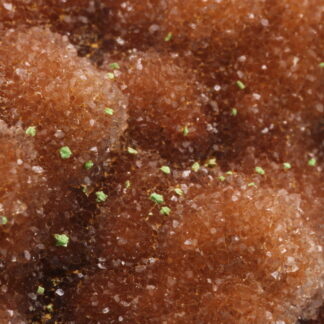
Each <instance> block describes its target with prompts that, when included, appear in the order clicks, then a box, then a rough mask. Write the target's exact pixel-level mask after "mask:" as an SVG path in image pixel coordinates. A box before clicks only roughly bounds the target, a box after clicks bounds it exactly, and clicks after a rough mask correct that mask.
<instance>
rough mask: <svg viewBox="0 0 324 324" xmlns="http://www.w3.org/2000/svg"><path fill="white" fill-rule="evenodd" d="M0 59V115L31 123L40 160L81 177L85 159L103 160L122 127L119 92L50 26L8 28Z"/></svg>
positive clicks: (59, 174) (62, 177)
mask: <svg viewBox="0 0 324 324" xmlns="http://www.w3.org/2000/svg"><path fill="white" fill-rule="evenodd" d="M0 60H1V68H0V69H1V78H2V79H1V87H0V97H1V102H2V105H1V110H0V115H2V116H3V118H4V119H5V120H6V121H7V122H8V124H10V125H15V124H20V125H21V126H22V127H23V128H26V129H27V128H28V127H31V126H32V127H35V131H36V134H35V136H34V138H35V144H36V147H37V150H38V151H39V153H40V163H41V165H42V166H43V167H44V168H45V169H46V170H47V171H48V172H49V174H51V175H52V176H53V177H54V178H55V179H58V180H59V181H61V182H62V183H63V182H64V181H67V182H69V184H70V185H73V184H80V183H84V182H85V181H86V179H85V177H87V176H88V175H89V172H91V171H88V170H87V167H85V166H84V164H85V163H86V162H88V161H90V160H91V161H92V162H93V164H95V165H98V164H100V163H101V162H102V161H104V159H105V157H106V156H107V153H109V151H110V150H112V149H113V148H114V147H115V146H116V145H118V141H119V136H120V135H121V133H122V132H123V130H124V129H125V127H126V100H125V98H124V97H123V95H122V94H121V92H120V91H119V90H118V89H117V88H116V86H115V85H114V84H113V82H112V81H111V80H110V79H109V78H108V77H107V75H106V73H103V72H99V71H97V70H96V68H95V67H93V66H92V65H91V64H90V63H89V62H88V61H87V60H86V59H83V58H79V57H78V56H77V53H76V50H75V48H74V46H72V45H71V44H70V43H69V41H68V40H67V38H66V37H65V36H60V35H58V34H55V33H52V32H51V31H49V30H43V29H40V28H37V27H34V28H31V29H29V30H28V31H26V32H25V31H19V30H9V31H8V32H7V33H6V34H5V35H4V37H3V39H2V46H1V53H0ZM107 109H111V110H112V111H113V113H112V114H108V113H107ZM53 169H55V172H52V171H51V170H53Z"/></svg>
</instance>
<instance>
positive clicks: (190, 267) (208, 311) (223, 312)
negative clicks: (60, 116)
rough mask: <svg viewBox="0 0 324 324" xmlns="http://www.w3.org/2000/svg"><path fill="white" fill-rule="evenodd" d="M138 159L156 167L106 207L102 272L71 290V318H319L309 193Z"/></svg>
mask: <svg viewBox="0 0 324 324" xmlns="http://www.w3.org/2000/svg"><path fill="white" fill-rule="evenodd" d="M137 161H141V163H143V161H147V163H145V164H144V165H141V166H138V167H134V171H130V172H129V174H128V176H127V177H125V178H123V179H122V182H121V183H120V185H119V190H118V192H117V193H115V194H113V196H112V199H111V200H110V201H109V203H107V204H106V206H103V207H102V208H101V213H102V215H99V218H98V219H99V220H100V222H99V224H100V225H99V227H98V232H97V235H98V241H97V242H98V252H97V253H98V264H97V267H98V269H100V270H97V271H96V272H95V274H92V272H91V271H90V273H88V274H87V273H86V272H85V273H84V274H83V275H85V280H84V281H83V282H82V283H81V284H80V286H79V287H78V288H77V289H76V290H73V291H72V292H70V294H69V295H68V296H69V297H71V296H72V298H71V299H72V300H73V306H72V307H71V306H70V305H69V304H67V308H68V309H72V310H73V311H72V315H71V314H70V316H72V317H67V318H65V320H75V321H76V323H82V320H85V319H86V321H87V322H88V323H97V321H103V322H105V321H106V322H109V323H114V322H115V321H116V322H117V321H118V320H119V321H123V322H125V323H134V322H135V323H136V322H139V323H164V322H165V323H188V322H189V323H226V322H230V323H295V322H296V321H297V319H298V318H300V317H304V318H307V317H308V316H309V317H310V318H312V317H314V316H316V311H315V313H313V312H314V309H313V308H312V305H313V304H312V303H314V305H316V304H320V303H321V301H322V295H321V294H322V289H323V270H324V259H323V253H322V247H321V245H320V243H319V241H318V238H317V236H316V233H315V232H314V231H313V230H312V229H311V228H310V227H308V226H307V224H306V222H305V221H304V219H303V213H304V211H303V210H302V209H301V199H300V195H298V194H289V193H288V192H287V191H286V190H284V189H270V188H267V185H266V184H264V183H263V182H262V181H260V180H257V179H254V178H253V177H246V176H243V175H240V174H236V173H228V174H227V175H226V180H224V181H220V180H219V177H220V176H221V174H222V173H221V172H220V170H213V171H210V170H208V169H207V168H205V167H201V168H200V170H199V171H197V173H196V172H194V171H189V170H186V171H183V172H181V171H179V170H172V171H171V173H170V174H166V173H164V172H163V171H161V169H160V165H159V162H160V161H159V160H158V161H157V160H154V156H152V155H149V156H145V155H144V156H143V155H142V156H140V157H138V160H137ZM134 164H135V165H136V161H134ZM121 170H122V168H121ZM197 174H198V175H197ZM125 179H128V180H126V181H129V183H130V185H129V186H126V187H125V185H124V184H125ZM253 180H255V181H253ZM252 181H253V182H252ZM154 184H160V185H159V186H158V187H155V186H154ZM117 187H118V186H117ZM152 188H154V191H152V190H153V189H152ZM152 193H153V194H158V195H160V196H152ZM116 199H117V201H118V203H115V202H116ZM121 206H125V207H124V208H122V207H121ZM166 207H167V208H166ZM146 245H147V246H146ZM143 251H145V252H146V253H145V254H144V253H143ZM315 309H316V308H315Z"/></svg>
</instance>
